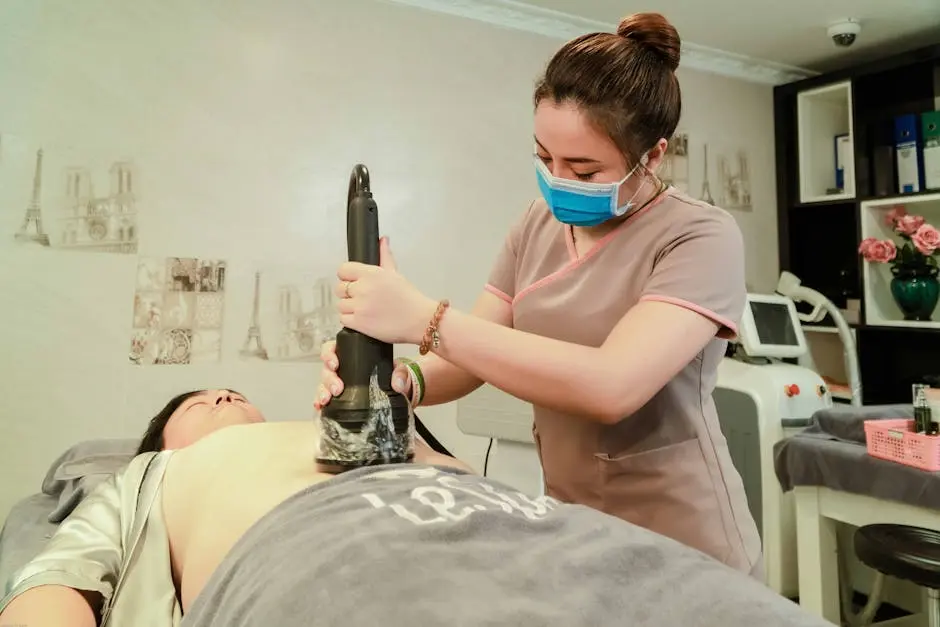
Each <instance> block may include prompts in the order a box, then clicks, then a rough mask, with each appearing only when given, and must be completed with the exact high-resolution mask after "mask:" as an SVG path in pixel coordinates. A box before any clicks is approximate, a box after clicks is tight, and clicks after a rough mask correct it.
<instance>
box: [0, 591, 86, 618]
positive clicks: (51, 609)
mask: <svg viewBox="0 0 940 627" xmlns="http://www.w3.org/2000/svg"><path fill="white" fill-rule="evenodd" d="M100 611H101V595H100V594H98V593H90V592H83V591H80V590H75V589H73V588H69V587H67V586H56V585H45V586H37V587H35V588H30V589H29V590H27V591H26V592H24V593H23V594H21V595H19V596H18V597H16V598H14V599H13V601H12V602H10V604H9V605H8V606H7V608H6V609H5V610H3V612H2V613H0V627H19V626H20V625H22V626H23V627H33V626H35V627H58V626H59V625H62V626H63V627H64V626H65V625H68V626H69V627H96V625H97V624H98V615H99V612H100Z"/></svg>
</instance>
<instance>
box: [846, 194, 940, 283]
mask: <svg viewBox="0 0 940 627" xmlns="http://www.w3.org/2000/svg"><path fill="white" fill-rule="evenodd" d="M885 224H886V225H887V226H890V227H891V229H892V230H893V231H894V232H895V233H896V234H897V235H898V236H899V237H900V238H901V240H902V242H901V245H900V247H898V246H897V245H896V244H895V243H894V242H892V241H891V240H889V239H876V238H874V237H866V238H865V239H864V240H862V243H861V244H859V246H858V252H859V254H860V255H861V256H862V257H863V258H864V259H865V261H868V262H870V263H888V264H891V270H892V272H893V273H894V275H895V276H899V275H935V274H936V272H937V255H938V254H940V230H937V228H936V227H935V226H933V225H932V224H928V223H927V221H926V220H925V219H924V218H923V216H915V215H911V214H909V213H907V210H906V209H905V208H904V207H903V206H900V205H899V206H897V207H894V208H893V209H891V211H889V212H888V213H887V215H886V216H885Z"/></svg>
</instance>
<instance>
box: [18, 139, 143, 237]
mask: <svg viewBox="0 0 940 627" xmlns="http://www.w3.org/2000/svg"><path fill="white" fill-rule="evenodd" d="M33 159H34V162H33V167H32V177H31V180H26V178H25V177H20V178H19V179H14V180H4V184H5V185H7V186H10V187H11V193H12V194H13V196H12V197H13V198H20V199H22V200H20V201H19V202H17V201H12V202H13V203H14V204H13V206H12V207H9V208H8V210H13V211H17V212H21V213H20V215H21V216H22V218H21V219H20V220H19V222H18V224H17V230H16V232H15V233H14V236H13V237H14V240H15V241H16V242H19V243H22V244H24V245H32V246H40V247H46V248H55V249H61V250H78V251H88V252H108V253H124V254H136V253H137V242H138V231H137V209H138V194H137V185H138V177H137V172H136V171H135V166H134V163H133V162H131V161H129V160H123V159H114V158H110V157H105V158H104V159H103V160H102V159H98V160H95V159H92V158H90V157H87V156H86V155H83V153H82V152H81V151H76V150H72V149H69V150H64V149H56V148H49V149H46V148H37V149H36V150H35V152H34V153H33ZM7 202H10V201H9V200H8V201H7Z"/></svg>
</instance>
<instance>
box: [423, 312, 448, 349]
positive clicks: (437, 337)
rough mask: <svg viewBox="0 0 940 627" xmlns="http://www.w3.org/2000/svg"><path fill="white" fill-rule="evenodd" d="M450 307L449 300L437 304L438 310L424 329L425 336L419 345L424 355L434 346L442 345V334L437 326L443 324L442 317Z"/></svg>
mask: <svg viewBox="0 0 940 627" xmlns="http://www.w3.org/2000/svg"><path fill="white" fill-rule="evenodd" d="M448 307H450V301H447V300H442V301H441V302H439V303H438V304H437V310H436V311H435V312H434V316H433V317H432V318H431V321H430V322H429V323H428V328H427V329H426V330H425V331H424V338H423V339H422V340H421V345H420V346H419V347H418V352H419V353H421V354H422V355H427V354H428V353H429V352H430V351H431V349H432V348H438V347H439V346H440V345H441V334H440V333H439V332H438V330H437V328H438V326H439V325H440V324H441V318H443V317H444V312H446V311H447V308H448Z"/></svg>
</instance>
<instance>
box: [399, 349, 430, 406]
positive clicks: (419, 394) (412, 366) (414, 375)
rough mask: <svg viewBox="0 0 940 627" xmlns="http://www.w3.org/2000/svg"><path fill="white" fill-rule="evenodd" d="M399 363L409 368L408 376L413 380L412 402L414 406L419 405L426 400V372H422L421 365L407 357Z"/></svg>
mask: <svg viewBox="0 0 940 627" xmlns="http://www.w3.org/2000/svg"><path fill="white" fill-rule="evenodd" d="M398 363H399V364H401V365H403V366H405V368H406V369H407V370H408V378H409V379H410V380H411V399H410V402H411V406H412V407H417V406H418V405H420V404H421V401H423V400H424V389H425V387H424V374H423V373H422V372H421V366H419V365H418V363H417V362H416V361H414V360H412V359H408V358H406V357H402V358H401V359H399V360H398Z"/></svg>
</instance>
